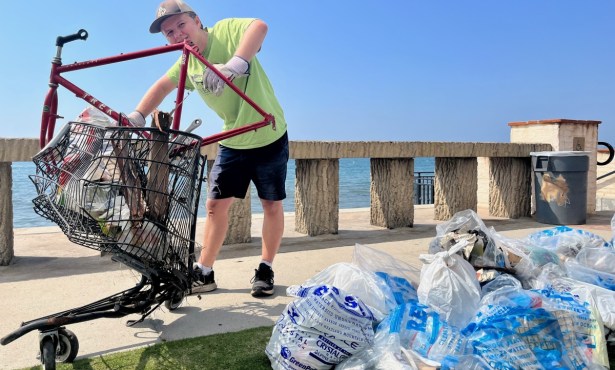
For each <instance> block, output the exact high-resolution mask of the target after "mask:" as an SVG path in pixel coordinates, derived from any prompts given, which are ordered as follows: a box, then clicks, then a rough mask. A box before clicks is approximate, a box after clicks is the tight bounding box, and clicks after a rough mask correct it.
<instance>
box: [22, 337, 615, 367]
mask: <svg viewBox="0 0 615 370" xmlns="http://www.w3.org/2000/svg"><path fill="white" fill-rule="evenodd" d="M272 329H273V327H271V326H263V327H260V328H254V329H248V330H244V331H240V332H235V333H224V334H216V335H210V336H206V337H198V338H191V339H182V340H177V341H172V342H164V343H159V344H155V345H152V346H148V347H144V348H139V349H135V350H132V351H126V352H119V353H112V354H108V355H104V356H96V357H92V358H84V359H80V360H77V361H75V362H74V363H72V364H60V363H58V364H57V369H58V370H65V369H80V370H103V369H104V370H111V369H113V370H119V369H125V370H128V369H131V370H133V369H134V370H149V369H152V370H160V369H162V370H165V369H168V370H181V369H186V370H189V369H190V370H191V369H199V370H208V369H215V370H221V369H225V370H243V369H245V370H261V369H263V370H266V369H271V364H270V362H269V358H267V355H266V354H265V346H266V345H267V343H268V342H269V337H270V336H271V331H272ZM608 353H609V362H610V368H611V369H615V346H609V347H608ZM40 368H41V367H40V366H35V367H31V368H28V369H40Z"/></svg>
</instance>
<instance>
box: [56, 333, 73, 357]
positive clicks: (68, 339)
mask: <svg viewBox="0 0 615 370" xmlns="http://www.w3.org/2000/svg"><path fill="white" fill-rule="evenodd" d="M77 352H79V340H77V336H76V335H75V333H73V332H72V331H70V330H68V329H65V328H60V329H59V330H58V349H57V350H56V361H57V362H73V360H74V359H75V357H77Z"/></svg>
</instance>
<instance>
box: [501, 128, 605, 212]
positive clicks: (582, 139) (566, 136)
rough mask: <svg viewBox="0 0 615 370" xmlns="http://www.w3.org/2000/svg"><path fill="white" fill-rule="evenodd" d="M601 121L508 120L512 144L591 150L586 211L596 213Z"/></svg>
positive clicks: (555, 148) (555, 149)
mask: <svg viewBox="0 0 615 370" xmlns="http://www.w3.org/2000/svg"><path fill="white" fill-rule="evenodd" d="M600 123H601V121H587V120H574V119H561V118H558V119H546V120H537V121H525V122H511V123H509V124H508V125H509V126H510V142H511V143H545V144H551V146H552V147H553V150H554V151H586V152H590V156H589V171H588V173H587V213H588V214H593V213H595V212H596V167H597V165H596V161H597V147H598V125H599V124H600Z"/></svg>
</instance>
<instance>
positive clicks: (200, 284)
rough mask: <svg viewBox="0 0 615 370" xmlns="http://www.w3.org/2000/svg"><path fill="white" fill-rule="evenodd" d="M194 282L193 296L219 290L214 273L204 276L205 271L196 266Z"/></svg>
mask: <svg viewBox="0 0 615 370" xmlns="http://www.w3.org/2000/svg"><path fill="white" fill-rule="evenodd" d="M193 273H194V280H193V281H192V294H198V293H207V292H211V291H214V290H216V289H217V288H218V286H217V285H216V281H215V280H214V271H213V270H212V271H211V272H210V273H209V274H207V275H203V270H201V269H200V268H199V267H197V266H195V267H194V270H193Z"/></svg>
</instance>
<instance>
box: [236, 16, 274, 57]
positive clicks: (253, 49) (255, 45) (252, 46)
mask: <svg viewBox="0 0 615 370" xmlns="http://www.w3.org/2000/svg"><path fill="white" fill-rule="evenodd" d="M267 30H268V26H267V23H265V22H263V21H261V20H260V19H255V20H254V21H253V22H252V23H250V25H249V26H248V28H246V32H245V33H244V34H243V36H242V38H241V40H240V41H239V46H238V47H237V50H235V55H236V56H238V57H240V58H242V59H244V60H245V61H247V62H249V61H250V60H251V59H252V58H254V56H255V55H256V53H258V51H259V50H260V49H261V46H262V45H263V41H265V36H267Z"/></svg>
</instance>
